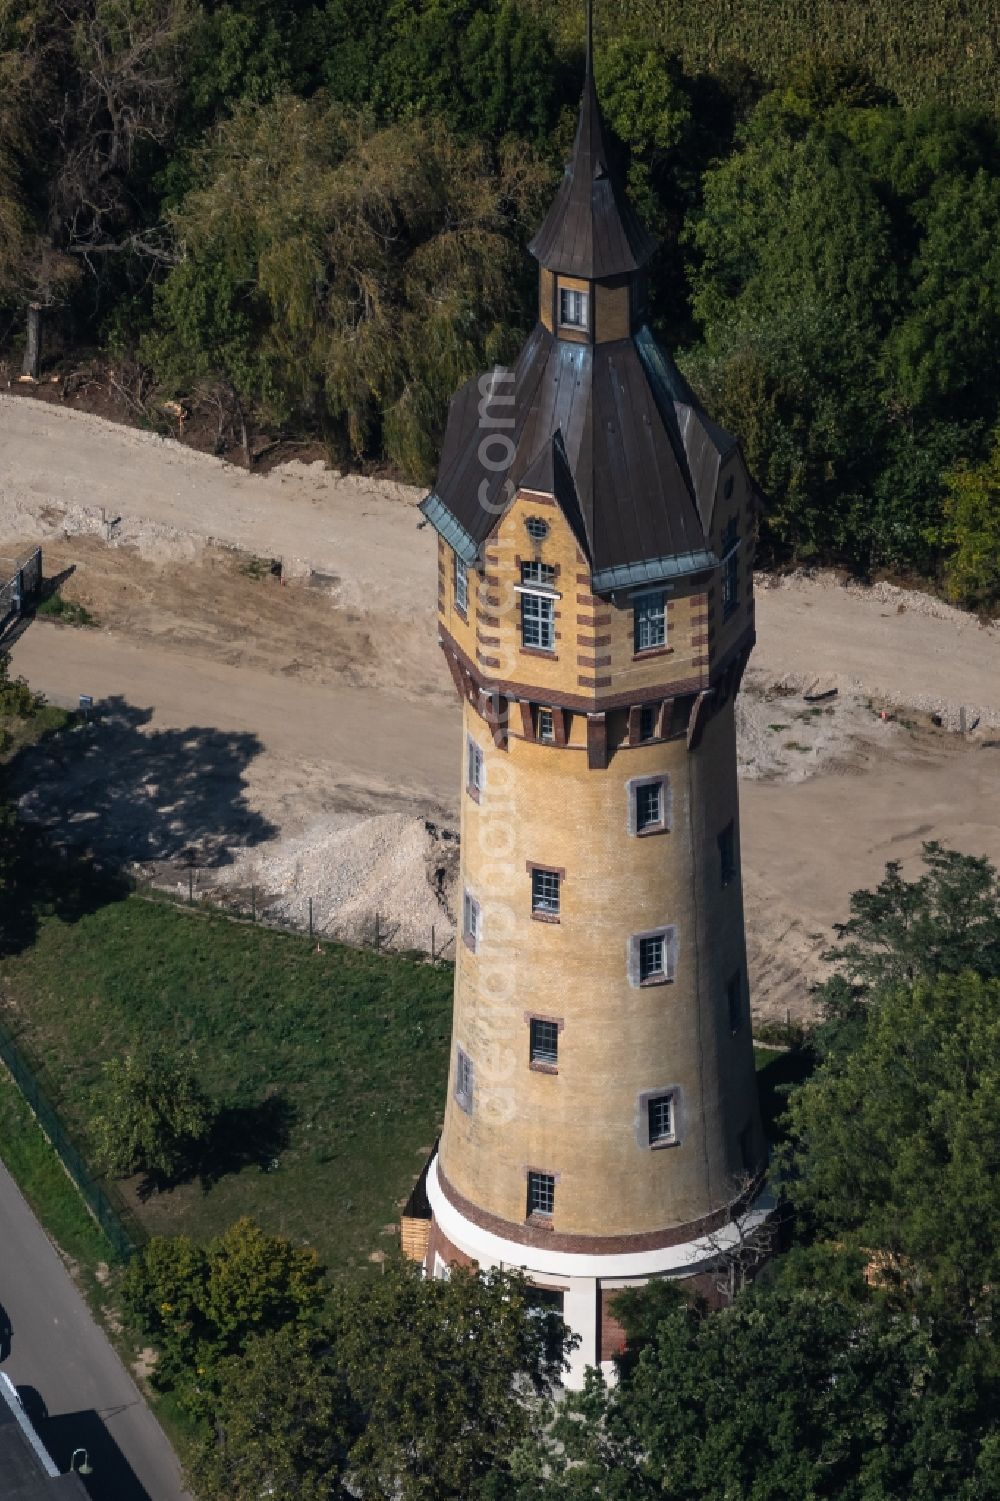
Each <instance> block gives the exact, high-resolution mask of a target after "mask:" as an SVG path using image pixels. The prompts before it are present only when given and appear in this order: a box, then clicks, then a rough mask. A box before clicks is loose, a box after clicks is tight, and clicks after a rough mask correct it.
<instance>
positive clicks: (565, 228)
mask: <svg viewBox="0 0 1000 1501" xmlns="http://www.w3.org/2000/svg"><path fill="white" fill-rule="evenodd" d="M528 249H529V250H530V251H531V253H532V255H533V256H534V257H535V259H536V260H537V261H539V262H540V263H541V264H542V265H543V266H544V267H545V268H546V269H547V270H549V271H556V272H561V273H562V274H563V275H565V276H580V277H586V278H587V279H597V278H603V277H606V276H621V275H623V274H625V273H627V272H630V271H638V270H639V268H640V267H641V266H644V265H645V263H646V262H647V261H648V260H649V258H650V256H651V255H652V254H653V251H654V250H655V249H656V241H655V240H654V239H653V237H652V235H651V234H649V232H648V231H647V230H646V229H645V228H644V226H643V225H642V224H641V223H640V221H639V217H638V215H637V214H636V212H635V210H634V209H633V208H632V205H631V204H630V203H629V201H628V198H627V196H626V194H625V189H624V187H623V186H622V184H621V182H620V181H619V177H618V174H617V172H616V170H615V166H614V162H613V159H612V158H611V156H610V153H609V151H608V144H607V140H606V137H605V130H604V120H603V117H602V115H601V105H600V101H599V99H598V97H597V86H596V84H595V83H594V75H593V70H592V68H591V66H590V58H589V54H588V60H587V78H586V82H585V83H584V86H583V99H582V101H581V103H580V118H579V121H578V123H577V127H576V139H575V140H574V142H573V152H572V155H571V156H570V159H569V161H568V162H567V164H566V171H565V174H564V176H563V180H562V183H561V184H560V187H559V191H558V193H557V194H556V197H555V201H554V203H553V204H552V207H551V208H550V209H549V212H548V217H547V218H546V220H545V223H544V224H543V225H542V227H541V229H540V230H539V231H538V233H537V235H536V236H535V238H534V239H533V240H532V242H531V244H530V245H529V246H528Z"/></svg>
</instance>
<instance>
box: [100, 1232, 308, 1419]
mask: <svg viewBox="0 0 1000 1501" xmlns="http://www.w3.org/2000/svg"><path fill="white" fill-rule="evenodd" d="M323 1293H324V1283H323V1272H322V1268H321V1267H320V1264H319V1261H318V1258H317V1256H316V1253H315V1251H313V1250H310V1249H309V1248H300V1247H297V1246H295V1245H293V1244H292V1242H291V1241H290V1240H288V1239H287V1237H285V1236H283V1235H268V1234H267V1233H266V1232H265V1231H263V1230H261V1229H260V1227H259V1226H257V1225H255V1224H254V1222H253V1221H252V1220H250V1219H242V1220H238V1221H237V1222H236V1224H234V1225H232V1226H230V1228H229V1229H228V1230H227V1231H225V1233H224V1234H222V1235H220V1236H217V1237H216V1238H215V1239H214V1240H211V1241H210V1242H209V1243H208V1245H207V1246H199V1245H197V1244H196V1243H195V1242H194V1241H192V1240H189V1239H188V1238H187V1236H183V1235H180V1236H175V1237H173V1238H169V1239H168V1238H164V1237H154V1238H153V1239H152V1240H151V1241H150V1242H149V1244H148V1246H146V1248H145V1249H144V1250H143V1251H142V1252H141V1253H140V1254H139V1255H138V1256H137V1257H136V1258H135V1260H134V1261H132V1262H131V1263H130V1265H129V1267H128V1269H127V1271H126V1274H125V1278H124V1282H123V1285H122V1297H123V1301H124V1304H125V1307H126V1308H127V1310H128V1312H129V1313H130V1315H131V1317H132V1318H133V1319H134V1321H135V1322H136V1324H137V1325H138V1327H139V1328H140V1329H142V1331H143V1332H144V1333H145V1334H147V1335H149V1337H150V1338H151V1339H153V1340H154V1341H155V1344H156V1347H157V1350H158V1352H159V1356H160V1358H159V1361H158V1363H157V1366H156V1371H155V1377H154V1379H155V1381H156V1384H157V1385H158V1386H160V1387H163V1388H165V1389H166V1388H174V1389H176V1390H177V1391H178V1392H179V1394H180V1396H181V1399H182V1401H183V1402H184V1403H185V1405H187V1406H188V1407H190V1408H192V1409H194V1410H195V1411H201V1412H204V1411H206V1410H209V1409H210V1406H211V1400H212V1395H211V1394H212V1393H213V1392H214V1390H215V1387H216V1383H217V1381H218V1380H219V1377H220V1369H219V1368H220V1362H222V1361H224V1360H225V1359H226V1358H227V1357H230V1356H233V1355H238V1354H240V1353H242V1351H243V1349H244V1348H245V1346H246V1344H247V1341H248V1340H249V1338H250V1336H251V1335H254V1334H266V1333H269V1332H272V1331H275V1330H279V1329H286V1328H289V1327H296V1328H303V1329H305V1328H308V1327H310V1326H311V1324H313V1323H314V1321H315V1319H316V1317H317V1315H318V1313H319V1310H320V1307H321V1305H322V1301H323Z"/></svg>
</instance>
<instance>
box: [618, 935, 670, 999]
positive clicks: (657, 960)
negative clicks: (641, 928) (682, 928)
mask: <svg viewBox="0 0 1000 1501" xmlns="http://www.w3.org/2000/svg"><path fill="white" fill-rule="evenodd" d="M676 973H677V929H676V928H675V927H665V928H652V929H650V930H649V931H648V932H646V933H633V934H632V936H631V938H630V939H629V946H628V978H629V984H630V985H667V984H669V983H670V982H671V981H672V980H673V978H674V976H675V975H676Z"/></svg>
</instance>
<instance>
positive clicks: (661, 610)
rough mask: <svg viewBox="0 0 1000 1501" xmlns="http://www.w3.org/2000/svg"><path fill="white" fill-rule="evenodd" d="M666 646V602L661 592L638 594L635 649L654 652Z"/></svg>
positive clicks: (636, 601)
mask: <svg viewBox="0 0 1000 1501" xmlns="http://www.w3.org/2000/svg"><path fill="white" fill-rule="evenodd" d="M666 644H667V602H666V595H665V594H663V592H662V591H661V590H657V592H656V593H655V594H639V595H637V596H636V600H635V649H636V651H637V652H640V651H654V650H655V649H656V647H658V646H666Z"/></svg>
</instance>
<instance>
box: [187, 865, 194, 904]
mask: <svg viewBox="0 0 1000 1501" xmlns="http://www.w3.org/2000/svg"><path fill="white" fill-rule="evenodd" d="M188 906H189V907H193V906H194V866H193V865H192V866H189V868H188Z"/></svg>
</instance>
